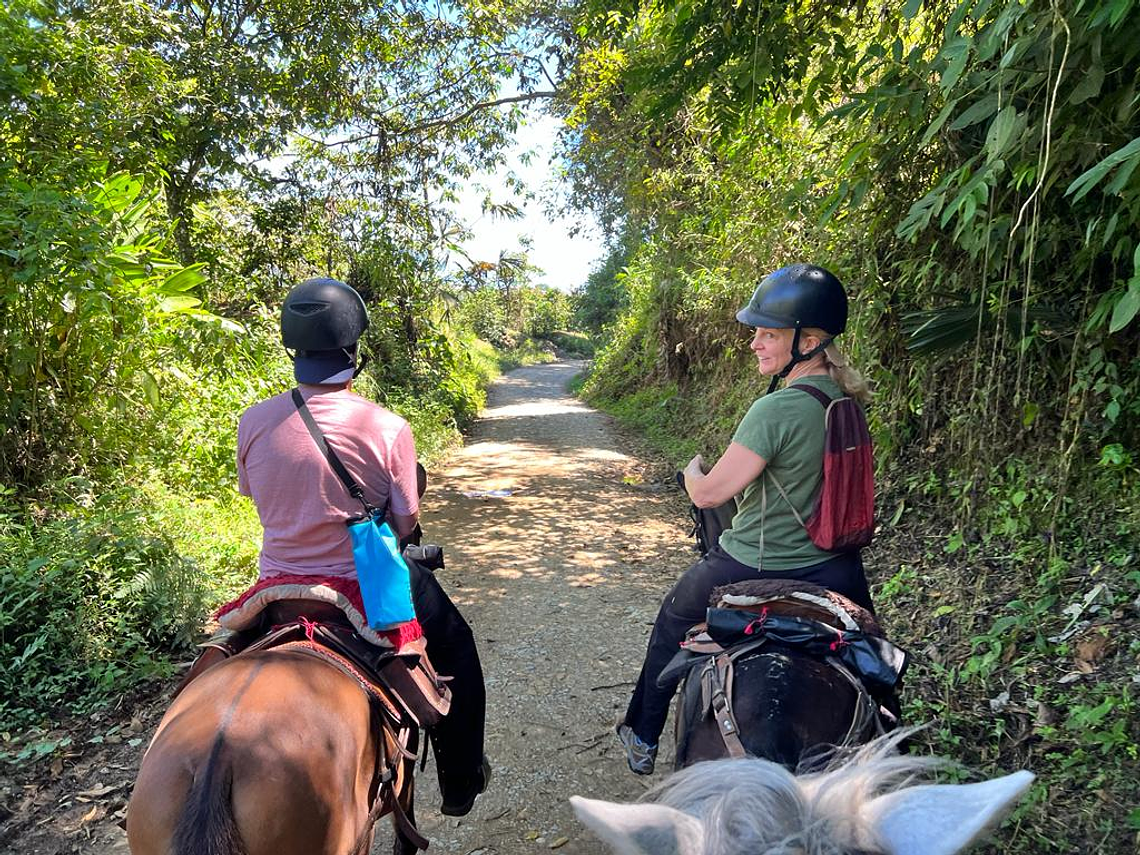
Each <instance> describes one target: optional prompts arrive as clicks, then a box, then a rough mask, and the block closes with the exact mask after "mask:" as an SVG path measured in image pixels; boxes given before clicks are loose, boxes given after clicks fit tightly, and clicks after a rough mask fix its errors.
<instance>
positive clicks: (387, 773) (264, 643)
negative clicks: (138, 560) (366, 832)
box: [174, 599, 451, 849]
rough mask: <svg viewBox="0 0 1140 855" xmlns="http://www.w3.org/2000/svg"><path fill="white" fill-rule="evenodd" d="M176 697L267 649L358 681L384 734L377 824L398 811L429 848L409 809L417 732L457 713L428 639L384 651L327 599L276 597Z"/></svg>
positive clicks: (218, 646) (379, 746) (221, 643)
mask: <svg viewBox="0 0 1140 855" xmlns="http://www.w3.org/2000/svg"><path fill="white" fill-rule="evenodd" d="M203 648H204V652H203V653H202V655H201V656H199V658H198V660H197V661H196V662H195V663H194V665H193V666H192V667H191V669H190V672H189V673H187V675H186V677H185V678H184V679H183V681H182V683H181V684H180V685H179V686H178V688H177V689H176V690H175V693H174V694H175V696H177V695H178V694H179V693H180V692H182V691H183V690H184V689H185V688H186V686H188V685H189V684H190V683H191V682H193V680H194V679H196V678H197V677H199V676H200V675H201V674H202V673H204V672H205V671H207V670H209V668H211V667H212V666H214V665H216V664H217V663H218V662H221V661H222V660H224V659H227V658H230V657H231V656H241V655H248V654H250V653H253V652H256V651H264V650H288V651H296V652H300V653H302V654H304V655H310V656H316V657H318V658H320V659H322V660H324V661H325V662H327V663H328V664H330V665H332V666H333V667H335V668H337V669H338V670H340V671H341V672H342V673H344V674H346V675H347V676H349V677H351V678H352V679H353V680H355V681H356V682H357V684H358V685H359V686H360V688H361V689H362V690H363V691H364V693H365V695H366V696H367V697H368V699H369V707H370V709H371V711H372V721H373V730H374V732H375V733H376V740H375V742H376V750H377V756H376V765H375V772H374V775H373V781H372V786H371V788H370V794H369V795H370V800H371V809H370V811H369V823H372V822H375V821H376V820H377V819H379V818H380V817H381V816H383V815H384V814H386V813H392V814H393V815H394V816H395V818H396V822H397V823H398V824H399V826H400V829H401V831H402V832H403V833H404V835H405V836H406V837H407V838H408V839H409V840H411V841H412V842H413V843H414V844H415V845H416V847H417V848H419V849H426V848H427V846H428V841H427V838H425V837H424V836H423V835H422V834H420V832H419V830H418V829H417V828H416V827H415V825H414V823H413V822H412V821H411V819H410V818H409V817H408V815H407V813H406V812H405V810H404V807H403V805H404V803H405V798H404V794H405V790H406V788H407V787H408V786H410V785H411V775H410V774H408V773H407V772H406V771H404V767H405V765H407V764H414V763H415V761H416V742H417V733H418V731H419V729H420V728H430V727H433V726H434V725H436V724H438V723H439V721H440V720H441V719H442V718H443V717H444V716H445V715H447V713H448V711H449V710H450V708H451V691H450V689H448V687H447V684H446V679H447V678H445V677H441V676H440V675H439V674H437V673H436V671H435V669H434V668H433V667H432V664H431V662H430V660H429V659H428V656H427V649H426V640H425V639H424V637H423V636H422V634H420V635H417V637H415V638H414V639H412V640H410V641H404V642H403V643H402V644H401V646H400V647H399V648H398V649H396V648H394V647H377V646H376V645H375V644H373V643H371V642H370V641H367V640H365V639H364V638H363V637H361V635H360V634H359V633H358V632H357V629H356V627H355V626H354V625H353V623H352V621H350V620H349V618H348V617H346V615H345V613H344V612H343V611H342V609H341V608H340V607H339V606H337V605H334V604H332V603H328V602H321V601H320V600H308V599H297V600H289V599H286V600H275V601H273V602H269V603H268V604H267V605H265V607H264V609H263V610H262V611H261V613H260V615H259V616H258V619H257V620H256V622H255V623H253V624H252V625H251V626H249V627H247V628H246V629H244V630H241V631H227V630H223V631H222V632H221V633H219V634H218V635H216V636H215V637H214V638H211V639H210V640H209V641H207V642H206V643H205V644H204V645H203Z"/></svg>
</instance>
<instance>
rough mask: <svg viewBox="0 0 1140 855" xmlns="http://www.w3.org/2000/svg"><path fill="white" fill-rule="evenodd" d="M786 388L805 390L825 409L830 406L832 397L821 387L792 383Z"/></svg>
mask: <svg viewBox="0 0 1140 855" xmlns="http://www.w3.org/2000/svg"><path fill="white" fill-rule="evenodd" d="M788 388H789V389H798V390H799V391H801V392H807V393H808V394H809V395H811V396H812V397H813V398H815V399H816V400H817V401H819V404H820V406H821V407H823V408H824V409H825V410H826V409H827V408H828V407H830V406H831V402H832V400H833V399H832V397H831V396H830V395H829V394H827V393H826V392H825V391H823V390H822V389H817V388H816V387H815V386H811V385H809V384H807V383H793V384H792V385H791V386H789V387H788Z"/></svg>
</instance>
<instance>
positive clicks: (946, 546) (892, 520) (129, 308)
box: [0, 0, 1140, 853]
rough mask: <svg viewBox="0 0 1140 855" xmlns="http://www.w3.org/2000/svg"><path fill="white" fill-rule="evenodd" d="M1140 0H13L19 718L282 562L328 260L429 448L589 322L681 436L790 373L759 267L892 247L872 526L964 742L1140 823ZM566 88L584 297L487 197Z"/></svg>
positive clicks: (638, 405) (2, 290) (635, 419)
mask: <svg viewBox="0 0 1140 855" xmlns="http://www.w3.org/2000/svg"><path fill="white" fill-rule="evenodd" d="M1137 7H1138V4H1137V3H1136V2H1134V0H1069V2H1059V0H1053V2H1044V0H962V2H953V0H905V2H899V3H887V4H865V3H858V2H855V3H837V2H832V0H818V2H812V3H799V4H793V3H774V2H762V0H701V2H696V0H658V2H640V0H628V2H627V1H626V0H607V2H603V0H576V2H568V3H565V4H553V3H552V4H549V5H547V4H535V3H525V2H513V0H464V1H463V2H458V3H440V4H437V3H429V2H421V0H408V2H404V3H402V4H385V3H380V2H370V0H250V2H241V3H222V2H214V0H66V2H63V0H61V2H55V0H8V2H6V3H5V4H4V6H3V8H2V9H0V56H2V57H3V58H4V62H3V63H0V342H2V349H0V413H2V418H3V434H2V436H0V574H2V577H3V578H2V580H0V662H3V663H4V664H3V666H2V667H0V734H2V735H3V738H4V739H5V741H7V742H8V743H9V745H8V746H7V751H6V753H7V756H8V757H9V759H15V760H17V761H18V760H23V759H26V758H28V757H34V756H38V755H43V754H47V753H51V752H53V751H55V750H56V749H57V748H59V747H60V746H58V745H56V744H53V743H52V742H50V741H47V740H44V739H42V738H37V736H36V734H37V733H38V731H37V726H38V725H39V724H41V723H43V722H44V721H46V720H47V719H48V718H49V717H50V716H52V715H56V714H63V713H75V712H80V713H82V712H84V711H87V710H90V709H93V708H95V707H97V706H99V705H101V704H105V703H107V702H108V700H109V699H113V698H115V697H118V696H120V695H121V693H122V692H124V691H126V690H129V689H130V687H131V686H133V685H136V684H137V683H138V682H139V681H141V680H145V679H146V678H148V677H150V676H153V675H156V674H161V673H165V672H166V671H168V669H169V668H170V662H171V658H170V657H171V655H172V654H173V655H176V654H177V653H178V651H180V650H185V648H186V647H187V645H188V644H189V643H190V642H191V641H192V640H193V639H194V637H195V636H196V634H197V633H198V632H199V630H200V627H201V624H202V620H203V618H204V616H205V614H206V613H207V611H208V608H209V607H210V606H213V605H216V604H217V603H219V602H220V601H222V600H223V599H224V598H225V597H227V596H228V595H231V594H233V593H236V592H237V591H238V590H239V589H240V588H241V587H243V586H244V585H245V584H246V583H247V582H248V581H250V579H251V578H252V577H253V576H254V574H255V572H256V571H255V560H256V551H257V546H258V534H259V532H258V528H257V521H256V517H255V516H254V515H253V513H252V509H251V508H250V506H249V505H248V503H245V502H242V501H239V500H238V498H237V496H236V492H235V490H234V472H233V432H234V427H235V424H236V420H237V417H238V415H239V414H240V412H241V411H242V410H243V409H244V407H246V406H248V405H249V404H250V403H252V402H254V401H256V400H258V399H260V398H263V397H265V396H267V395H269V394H272V393H275V392H277V391H280V390H282V389H284V388H286V387H287V385H288V384H289V382H290V380H291V375H290V370H289V362H288V359H287V357H286V355H285V354H284V353H283V351H282V350H281V348H280V347H279V344H278V340H277V332H276V322H277V321H276V311H277V306H278V304H279V301H280V299H281V297H282V296H283V294H284V293H285V292H286V291H287V289H288V288H289V287H290V286H291V285H292V284H293V283H295V282H296V281H298V280H299V279H301V278H304V277H305V276H309V275H324V274H331V275H336V276H340V277H342V278H344V279H346V280H347V281H349V282H350V283H352V284H353V285H354V286H355V287H357V288H358V289H359V290H360V291H361V293H362V294H364V296H365V298H366V301H367V302H368V305H369V309H370V313H371V317H372V327H371V329H370V330H369V332H368V335H367V338H366V342H365V344H366V348H367V350H368V351H370V352H371V353H372V354H373V357H374V359H373V361H372V363H371V366H370V368H369V370H368V372H367V373H366V375H365V376H364V377H363V378H362V383H361V388H362V389H363V391H364V392H365V394H368V395H370V396H373V397H375V398H376V399H377V400H380V401H381V402H383V403H385V404H386V405H387V406H389V407H391V408H392V409H394V410H396V411H397V412H399V413H401V414H402V415H404V416H405V417H406V418H408V419H409V421H411V423H412V425H413V428H414V430H415V434H416V440H417V444H418V446H419V448H420V450H421V452H422V453H423V454H425V455H426V456H428V458H429V459H430V458H431V457H432V456H433V455H438V454H439V453H440V452H441V451H442V450H444V449H445V448H446V447H447V446H448V445H449V444H450V443H452V442H454V441H455V438H456V436H457V435H458V431H459V430H460V429H461V428H462V427H463V425H464V424H465V423H466V422H467V421H468V420H469V419H470V418H471V417H472V415H473V414H474V413H475V412H477V410H478V408H479V406H480V402H481V400H482V398H481V395H482V388H483V386H484V385H485V383H486V382H487V380H488V378H489V377H490V376H492V374H493V373H494V372H495V371H496V370H498V368H499V367H500V366H501V365H502V364H504V360H507V361H509V360H511V359H514V360H525V359H534V358H541V357H542V351H541V349H540V347H539V346H538V345H536V344H535V343H534V342H535V340H536V339H540V338H545V339H546V340H556V341H558V342H560V343H561V344H562V345H563V346H565V345H567V344H573V343H575V342H577V341H579V339H578V338H577V337H574V336H573V335H570V334H566V333H561V332H560V331H564V330H565V329H567V328H570V329H574V328H583V329H587V330H589V331H590V332H591V333H593V334H594V335H595V337H596V340H597V341H598V342H599V343H600V344H601V345H602V346H601V349H600V350H599V352H598V354H597V356H596V360H595V363H594V370H593V372H592V374H591V376H590V378H589V379H588V380H587V382H586V385H585V387H584V394H585V395H586V396H587V397H588V398H589V399H590V400H591V401H593V402H596V403H597V404H598V405H600V406H602V407H604V408H606V409H608V410H610V411H612V412H614V413H615V414H617V415H618V416H619V417H620V418H622V419H624V420H625V421H626V422H628V423H629V424H631V425H633V426H634V427H636V428H638V429H639V430H641V431H643V432H644V433H645V434H646V435H647V436H648V437H649V439H650V440H651V441H652V442H653V443H654V444H655V445H656V447H657V448H658V450H659V451H660V452H661V454H662V455H663V456H664V457H666V458H668V459H669V460H671V461H672V462H674V463H677V464H681V463H684V462H685V461H686V460H687V459H688V457H689V456H691V454H693V453H694V452H697V451H701V452H703V453H704V454H706V456H715V455H716V454H718V453H719V452H720V451H721V450H722V449H723V447H724V445H725V443H726V442H727V440H728V438H729V437H730V436H731V433H732V430H733V428H734V427H735V424H736V422H737V420H738V419H739V417H740V416H741V414H742V413H743V412H744V410H745V408H746V407H747V405H748V404H749V403H750V402H751V401H752V400H753V399H754V398H755V397H756V396H757V395H758V394H760V392H761V391H762V386H761V383H760V380H759V379H758V378H757V377H756V376H755V369H754V363H753V361H752V360H751V358H750V357H749V354H748V352H747V348H746V341H747V334H748V332H747V331H746V330H744V329H743V328H741V327H740V326H739V325H738V324H736V323H735V321H734V319H733V316H734V313H735V311H736V309H737V308H738V307H739V306H740V305H741V304H742V302H743V301H744V300H745V299H746V298H747V296H748V295H749V294H750V292H751V290H752V289H753V287H754V286H755V284H756V282H757V280H758V278H759V277H760V276H761V275H763V274H764V273H766V272H769V271H771V270H772V269H775V268H777V267H779V266H782V265H783V264H786V263H789V262H793V261H801V260H807V261H813V262H816V263H820V264H823V265H825V266H827V267H829V268H831V269H832V270H834V271H836V272H837V273H838V274H839V275H840V278H841V279H842V280H843V281H844V282H845V283H846V284H847V285H848V288H849V291H850V293H851V296H852V307H853V317H852V322H851V324H850V326H849V329H848V331H847V333H846V334H845V335H844V336H843V339H842V343H843V344H844V346H845V348H846V349H847V351H848V352H849V354H850V355H851V356H852V358H853V361H854V362H855V364H857V365H858V366H860V367H861V368H862V369H864V370H865V371H866V373H867V374H868V376H869V377H870V378H871V379H872V381H873V383H874V387H875V390H876V397H875V400H874V402H873V403H872V405H871V408H870V411H869V415H870V418H871V421H872V427H873V430H874V435H875V440H876V448H877V454H878V461H879V472H880V496H879V500H880V508H879V511H880V516H881V520H882V524H881V531H880V535H879V538H878V540H877V541H876V544H875V545H874V546H873V547H872V549H870V550H868V554H867V563H868V567H869V571H870V574H871V576H872V578H873V581H874V582H875V583H876V584H875V595H876V598H877V601H878V603H879V604H880V610H881V612H882V616H883V617H884V619H885V622H886V624H887V626H888V627H889V629H890V630H891V631H892V632H893V633H894V634H895V636H896V638H897V640H898V641H900V643H902V644H904V645H905V646H907V647H908V648H909V649H910V650H911V651H912V652H913V654H914V655H915V662H914V665H913V667H912V671H911V673H910V675H909V677H908V683H907V691H906V714H907V717H908V718H909V719H910V720H911V721H918V722H922V721H928V722H932V723H933V724H932V725H931V727H930V728H929V729H928V730H927V731H926V732H925V734H924V735H923V736H921V737H920V738H919V742H920V743H921V744H923V745H924V747H925V746H929V748H930V749H931V750H934V751H937V752H939V753H943V754H947V755H949V756H953V757H955V758H957V759H960V760H962V761H963V762H964V763H966V764H967V765H969V766H972V767H975V768H978V769H980V770H983V771H993V770H999V769H1000V770H1011V769H1014V768H1020V767H1024V766H1028V767H1030V768H1032V769H1033V770H1034V771H1035V772H1037V773H1038V776H1039V777H1038V782H1037V784H1036V785H1035V787H1034V790H1033V797H1032V798H1031V799H1029V800H1028V801H1027V802H1026V803H1025V804H1024V805H1023V806H1022V807H1021V808H1020V809H1019V812H1018V814H1017V815H1016V817H1015V820H1014V822H1012V823H1010V824H1009V826H1008V827H1007V829H1006V830H1005V831H1004V832H1003V837H1002V838H1001V842H1000V844H998V845H999V847H1000V850H1001V851H1005V852H1051V853H1069V852H1112V853H1115V852H1133V851H1135V850H1136V847H1137V844H1138V842H1140V837H1138V834H1140V789H1138V784H1137V781H1136V772H1135V770H1136V768H1137V766H1138V763H1140V717H1138V716H1137V694H1138V693H1140V640H1138V639H1137V635H1138V633H1137V630H1138V629H1140V562H1138V554H1140V319H1138V318H1137V315H1138V314H1140V170H1138V169H1137V167H1138V166H1140V90H1138V84H1140V9H1138V8H1137ZM528 102H532V103H539V102H541V103H547V102H549V103H550V104H552V105H553V108H554V109H555V110H556V111H557V112H558V113H559V114H560V115H561V116H562V118H564V120H565V122H566V129H565V131H564V133H563V137H562V140H561V154H562V160H563V163H564V169H565V180H566V183H567V190H566V204H567V205H568V206H569V207H571V208H572V209H577V210H580V211H588V212H590V213H592V214H593V215H594V216H596V217H597V218H598V219H599V220H600V221H601V222H602V224H603V226H604V228H605V229H606V231H607V234H608V236H609V247H610V255H609V257H608V258H607V259H605V260H604V262H603V263H602V264H601V265H600V266H599V267H598V268H597V269H596V271H595V272H594V274H593V275H592V276H591V277H590V279H589V281H588V282H586V283H584V285H583V287H582V289H581V291H580V293H579V294H578V295H576V296H575V298H573V299H571V298H569V297H567V296H565V295H562V294H559V293H557V292H553V291H550V290H549V289H545V288H543V287H541V286H540V285H539V284H538V283H539V282H540V278H539V277H538V274H537V273H536V271H534V269H533V268H532V267H531V265H530V264H529V263H528V260H527V258H526V255H525V251H524V250H525V248H520V251H519V252H504V253H503V254H502V255H501V256H499V257H498V258H497V259H496V260H495V261H494V262H481V261H477V260H473V259H466V258H464V257H463V255H462V249H461V242H462V238H463V226H462V224H461V223H459V222H457V221H456V220H455V218H454V217H453V215H451V214H450V213H449V208H448V207H447V206H446V205H445V204H444V203H446V202H449V201H451V200H453V199H454V198H455V196H456V194H457V192H458V190H459V188H460V187H462V186H463V183H464V182H465V181H467V180H468V179H470V178H471V177H472V176H473V175H474V174H475V173H476V172H477V171H479V170H495V169H501V168H502V167H503V164H504V155H503V152H504V149H505V147H506V146H508V145H509V144H510V142H511V140H512V138H513V135H514V133H515V132H516V130H517V128H518V124H519V121H520V118H521V115H522V114H521V112H520V111H521V110H522V109H523V108H524V107H525V106H526V105H527V103H528ZM487 211H488V212H489V213H491V214H494V215H498V216H505V217H510V216H513V215H514V214H515V213H516V212H517V209H516V208H515V207H514V206H513V205H512V204H511V203H510V202H509V201H508V200H498V199H489V200H488V202H487ZM456 259H459V262H458V263H455V261H456ZM579 346H580V347H582V348H588V345H586V344H581V345H579Z"/></svg>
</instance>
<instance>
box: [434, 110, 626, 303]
mask: <svg viewBox="0 0 1140 855" xmlns="http://www.w3.org/2000/svg"><path fill="white" fill-rule="evenodd" d="M559 125H560V120H559V119H556V118H554V117H553V116H548V115H545V114H543V113H541V112H539V111H538V110H530V111H528V116H527V123H526V124H525V125H523V126H522V127H521V128H519V132H518V135H517V138H516V141H515V144H514V145H513V146H512V147H511V149H510V152H509V153H508V155H507V161H508V165H507V166H506V167H504V168H503V169H501V170H499V171H498V172H496V173H495V174H488V173H481V174H479V175H476V176H475V177H474V178H473V179H472V181H471V182H470V183H469V185H468V187H467V188H466V189H465V190H464V191H463V192H462V193H461V194H460V200H459V203H458V204H457V205H455V206H453V209H454V210H455V212H456V214H457V215H458V217H459V218H460V219H461V220H462V221H463V222H464V223H466V224H467V226H468V227H469V228H470V229H471V231H472V237H471V238H470V239H469V240H467V241H465V242H464V243H463V249H464V251H465V252H466V253H467V254H468V255H470V256H471V258H472V259H473V260H474V261H490V262H494V261H496V260H497V259H498V258H499V253H500V251H503V250H507V251H512V252H513V251H517V250H518V249H519V248H520V238H521V237H523V236H529V237H530V238H531V239H532V241H533V246H532V248H531V250H530V251H529V253H528V258H529V260H530V263H531V264H533V265H535V266H537V267H540V268H542V270H543V273H542V274H541V275H538V276H536V281H537V282H540V283H545V284H547V285H551V286H553V287H555V288H558V289H560V290H562V291H572V290H574V289H575V288H577V287H578V286H579V285H581V284H583V283H584V282H585V281H586V277H587V276H588V275H589V273H590V271H591V270H592V269H593V268H594V267H595V266H596V265H597V264H598V263H599V262H600V261H601V260H602V257H603V255H604V252H605V248H604V245H603V242H602V238H601V233H600V231H599V230H598V228H597V226H596V224H595V223H594V221H593V219H592V218H586V219H585V220H583V219H582V218H581V217H575V218H572V219H568V218H564V217H561V216H558V215H554V214H551V213H550V212H549V211H548V210H547V205H546V204H544V199H549V198H550V197H551V196H552V195H554V194H556V193H557V191H558V180H559V168H558V165H557V163H552V162H551V157H552V156H553V153H554V142H555V137H556V136H557V133H558V128H559ZM527 151H530V152H532V153H533V156H532V157H531V159H530V162H529V163H527V164H524V163H522V161H521V160H520V159H519V158H520V155H523V154H524V153H525V152H527ZM508 171H513V172H514V174H515V175H516V176H517V177H518V178H520V179H522V180H523V181H524V182H525V184H526V186H527V188H528V190H529V191H530V192H531V193H533V194H535V196H536V197H537V198H533V199H521V198H518V197H517V196H515V195H514V194H513V191H512V190H511V189H510V188H508V187H507V185H506V183H505V179H506V176H507V174H508ZM488 192H490V194H491V198H492V199H493V200H494V201H495V202H496V203H499V204H501V203H503V202H507V201H513V202H514V204H515V205H517V206H518V207H520V208H522V209H523V211H524V216H523V218H522V219H520V220H504V219H499V218H494V217H491V216H490V215H486V214H484V213H483V211H482V202H483V198H484V197H485V196H486V195H487V193H488ZM579 224H580V225H583V226H585V228H583V229H582V230H581V231H580V232H579V234H578V235H577V236H574V237H571V236H570V230H571V229H572V228H573V227H574V226H575V225H579ZM459 263H466V262H465V260H463V259H462V258H461V257H459V256H456V257H455V258H453V259H451V261H450V263H449V268H454V266H455V265H456V264H459Z"/></svg>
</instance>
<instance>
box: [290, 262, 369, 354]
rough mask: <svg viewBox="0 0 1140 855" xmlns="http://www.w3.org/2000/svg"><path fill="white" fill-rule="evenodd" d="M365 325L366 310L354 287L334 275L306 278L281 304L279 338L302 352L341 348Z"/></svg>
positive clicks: (360, 333) (364, 327)
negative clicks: (333, 277) (321, 277)
mask: <svg viewBox="0 0 1140 855" xmlns="http://www.w3.org/2000/svg"><path fill="white" fill-rule="evenodd" d="M366 329H368V312H367V311H366V310H365V308H364V301H363V300H362V299H361V298H360V295H359V294H357V293H356V291H355V290H354V289H353V288H352V287H350V286H348V285H345V284H344V283H343V282H340V281H338V280H336V279H306V280H305V281H304V282H302V283H301V284H300V285H298V286H297V287H295V288H294V289H293V290H292V291H290V292H289V295H288V296H287V297H286V298H285V304H284V305H283V306H282V307H281V341H282V343H283V344H284V345H285V346H286V347H288V348H290V349H292V350H297V351H301V352H310V351H321V350H340V349H342V348H349V347H352V346H353V345H355V344H356V342H357V341H358V340H359V339H360V337H361V336H362V335H363V334H364V331H365V330H366Z"/></svg>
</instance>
